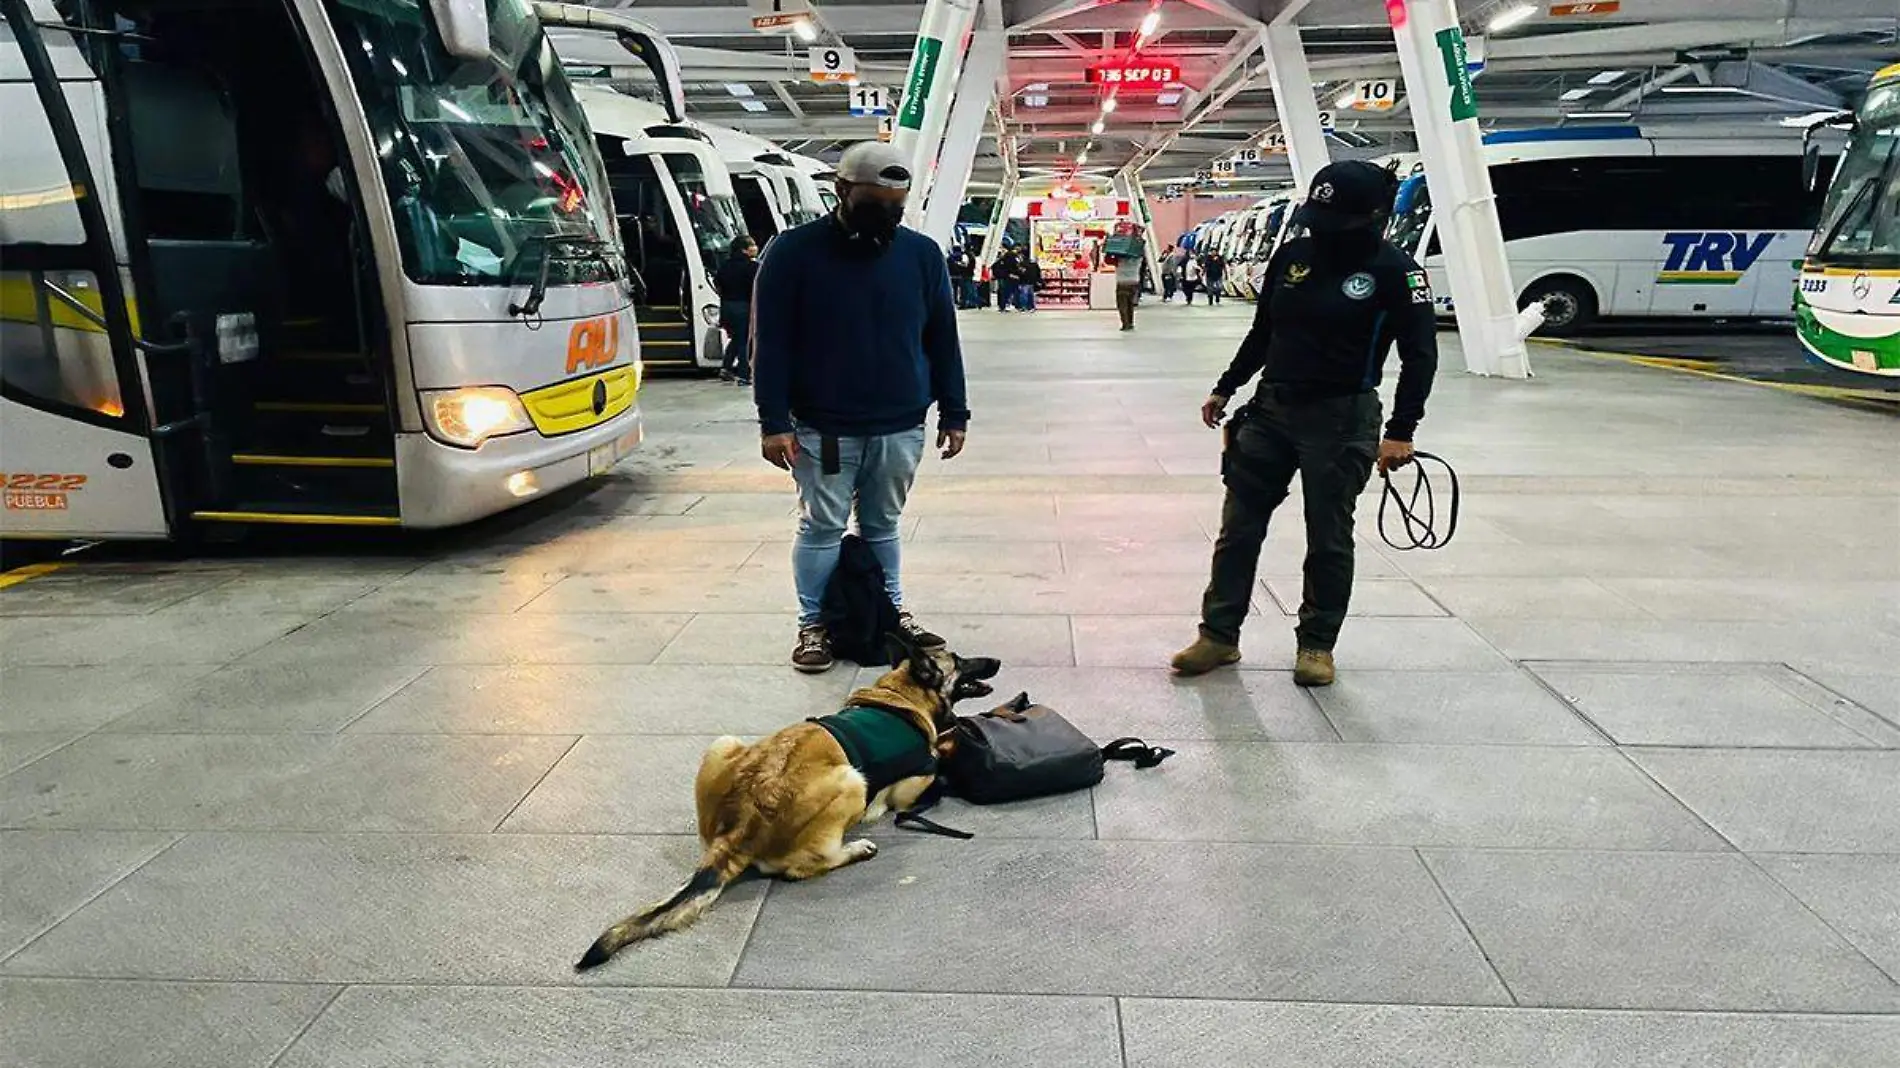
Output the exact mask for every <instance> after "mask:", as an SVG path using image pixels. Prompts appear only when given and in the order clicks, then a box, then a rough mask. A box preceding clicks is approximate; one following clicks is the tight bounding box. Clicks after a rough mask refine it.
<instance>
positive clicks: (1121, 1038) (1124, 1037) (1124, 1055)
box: [1115, 995, 1128, 1068]
mask: <svg viewBox="0 0 1900 1068" xmlns="http://www.w3.org/2000/svg"><path fill="white" fill-rule="evenodd" d="M1115 1048H1116V1049H1117V1050H1118V1051H1120V1053H1121V1061H1122V1068H1128V1025H1127V1023H1126V1022H1125V1021H1123V1019H1122V999H1121V996H1120V995H1117V996H1116V997H1115Z"/></svg>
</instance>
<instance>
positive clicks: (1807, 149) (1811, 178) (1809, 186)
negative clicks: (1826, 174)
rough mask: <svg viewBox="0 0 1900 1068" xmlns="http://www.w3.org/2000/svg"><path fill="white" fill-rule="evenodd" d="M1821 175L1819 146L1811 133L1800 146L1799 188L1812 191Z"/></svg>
mask: <svg viewBox="0 0 1900 1068" xmlns="http://www.w3.org/2000/svg"><path fill="white" fill-rule="evenodd" d="M1820 177H1821V146H1820V145H1818V144H1815V142H1814V137H1813V135H1812V133H1810V135H1809V136H1808V138H1807V143H1806V144H1804V145H1802V146H1801V188H1803V189H1805V190H1807V191H1808V192H1810V193H1812V192H1814V187H1815V185H1816V183H1817V182H1818V181H1819V179H1820Z"/></svg>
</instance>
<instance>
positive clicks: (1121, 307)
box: [1115, 253, 1142, 333]
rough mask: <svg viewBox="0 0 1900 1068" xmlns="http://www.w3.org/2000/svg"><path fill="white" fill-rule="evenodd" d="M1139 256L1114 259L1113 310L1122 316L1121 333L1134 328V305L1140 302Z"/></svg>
mask: <svg viewBox="0 0 1900 1068" xmlns="http://www.w3.org/2000/svg"><path fill="white" fill-rule="evenodd" d="M1141 267H1142V264H1141V255H1140V254H1139V253H1136V254H1134V255H1129V256H1117V257H1115V310H1116V311H1118V312H1120V313H1121V316H1122V332H1123V333H1127V332H1128V331H1130V330H1133V329H1134V328H1135V305H1136V304H1138V303H1139V302H1140V301H1141Z"/></svg>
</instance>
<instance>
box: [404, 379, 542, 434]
mask: <svg viewBox="0 0 1900 1068" xmlns="http://www.w3.org/2000/svg"><path fill="white" fill-rule="evenodd" d="M422 417H423V419H424V420H425V421H426V422H427V423H428V424H429V433H430V434H431V435H433V436H434V437H435V438H437V439H438V440H441V441H446V442H448V443H449V444H450V445H459V446H461V447H462V448H464V449H474V448H479V447H481V444H482V442H484V441H487V440H488V439H489V438H494V437H500V436H501V435H503V434H518V433H520V432H521V431H523V430H531V429H533V428H534V422H533V421H532V420H530V419H529V418H528V410H527V409H526V408H524V407H522V406H521V398H520V397H518V396H516V395H515V391H514V390H512V389H508V388H507V387H505V386H464V387H462V388H461V389H437V390H425V391H423V394H422Z"/></svg>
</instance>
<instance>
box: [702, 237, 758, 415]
mask: <svg viewBox="0 0 1900 1068" xmlns="http://www.w3.org/2000/svg"><path fill="white" fill-rule="evenodd" d="M758 277H759V243H758V242H757V241H755V240H753V238H752V236H751V235H750V234H741V235H740V236H739V237H738V238H737V239H736V240H734V241H733V243H732V255H730V256H728V257H726V262H725V263H724V264H722V265H721V266H720V268H719V273H718V274H717V275H716V276H714V278H713V288H714V289H717V290H718V291H719V325H720V327H721V328H722V329H724V330H725V332H726V359H725V363H724V365H723V366H721V367H720V369H719V377H720V378H721V379H723V380H725V381H727V382H737V383H739V384H740V385H742V386H746V385H751V384H752V287H753V284H754V282H755V281H756V280H757V279H758Z"/></svg>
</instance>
